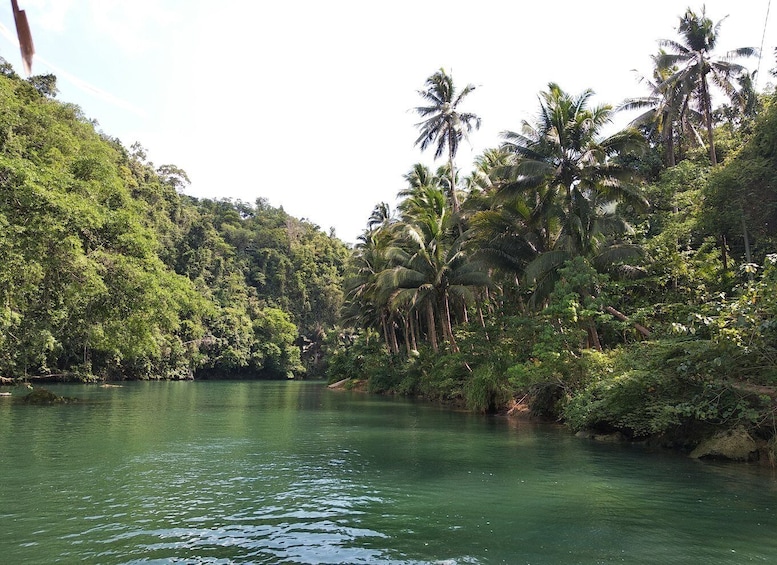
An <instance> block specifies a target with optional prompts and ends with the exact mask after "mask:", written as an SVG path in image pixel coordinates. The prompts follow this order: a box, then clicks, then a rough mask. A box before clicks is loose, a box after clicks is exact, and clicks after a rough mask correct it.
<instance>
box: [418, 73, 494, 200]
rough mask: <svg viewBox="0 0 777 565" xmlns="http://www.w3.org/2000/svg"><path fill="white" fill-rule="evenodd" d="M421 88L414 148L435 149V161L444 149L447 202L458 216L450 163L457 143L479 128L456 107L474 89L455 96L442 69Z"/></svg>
mask: <svg viewBox="0 0 777 565" xmlns="http://www.w3.org/2000/svg"><path fill="white" fill-rule="evenodd" d="M425 86H426V88H425V89H424V90H419V91H418V94H419V95H420V96H421V98H423V99H424V101H425V102H426V103H427V105H425V106H418V107H416V108H415V111H416V112H417V113H418V115H419V116H421V118H422V120H423V121H421V122H419V123H417V124H416V126H417V127H418V128H419V130H420V135H419V136H418V139H416V141H415V145H419V144H420V146H421V150H422V151H425V150H426V148H427V147H429V146H430V145H436V147H435V151H434V158H435V159H437V158H439V157H441V156H442V154H443V153H444V152H445V150H446V149H447V150H448V167H449V175H450V187H449V190H450V198H451V202H452V204H453V214H454V215H458V213H459V199H458V196H457V194H456V167H455V166H454V159H455V158H456V153H457V152H458V150H459V143H460V142H461V140H462V139H467V137H468V135H469V133H470V132H472V130H473V129H479V128H480V118H479V117H478V116H477V115H475V114H472V113H469V112H461V111H460V110H459V106H460V104H461V102H462V101H463V100H464V98H466V97H467V95H469V94H470V93H471V92H472V91H473V90H475V86H474V85H473V84H468V85H467V86H465V87H464V89H463V90H461V92H458V93H457V92H456V87H455V86H454V84H453V78H452V77H451V76H450V75H449V74H448V73H446V72H445V70H444V69H440V70H439V71H437V72H436V73H434V74H433V75H432V76H430V77H429V78H428V79H426V83H425Z"/></svg>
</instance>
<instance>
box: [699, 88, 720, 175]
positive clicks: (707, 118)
mask: <svg viewBox="0 0 777 565" xmlns="http://www.w3.org/2000/svg"><path fill="white" fill-rule="evenodd" d="M701 99H702V104H703V105H704V122H705V125H706V126H707V139H708V140H709V144H710V162H711V163H712V166H713V167H714V166H715V165H717V164H718V158H717V156H716V155H715V141H714V140H713V139H712V101H711V100H710V91H709V86H707V77H706V75H705V76H703V77H702V79H701Z"/></svg>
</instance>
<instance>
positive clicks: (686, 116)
mask: <svg viewBox="0 0 777 565" xmlns="http://www.w3.org/2000/svg"><path fill="white" fill-rule="evenodd" d="M664 55H666V52H664V51H660V52H659V53H658V54H657V55H652V56H651V59H652V60H653V64H654V68H653V78H652V79H649V78H647V77H643V76H641V77H639V79H638V80H639V82H640V83H643V84H646V85H647V87H648V89H649V90H650V93H649V94H648V95H647V96H641V97H637V98H629V99H627V100H625V101H624V102H623V103H622V104H621V105H620V106H619V107H618V110H644V112H643V113H642V114H640V115H639V116H637V117H636V118H634V119H633V120H632V121H631V123H630V124H629V125H630V126H631V127H635V128H638V129H640V130H642V131H645V132H646V135H647V136H648V138H655V136H658V138H659V139H660V143H661V144H662V145H663V146H664V160H665V163H666V166H667V167H674V166H675V164H677V159H676V154H677V150H676V145H675V134H676V133H678V132H679V133H680V134H681V138H682V134H684V133H687V132H692V133H693V134H694V136H695V137H696V138H697V139H700V136H699V134H698V133H697V131H696V128H695V127H694V125H693V120H692V119H691V118H697V117H698V116H699V115H698V112H694V111H693V110H692V109H691V108H689V107H688V98H687V97H686V96H683V94H684V93H683V90H682V88H681V86H682V85H681V84H678V83H671V82H667V79H668V78H669V77H670V76H672V74H674V72H676V71H677V68H676V67H675V68H665V67H661V66H660V62H661V58H662V57H663V56H664Z"/></svg>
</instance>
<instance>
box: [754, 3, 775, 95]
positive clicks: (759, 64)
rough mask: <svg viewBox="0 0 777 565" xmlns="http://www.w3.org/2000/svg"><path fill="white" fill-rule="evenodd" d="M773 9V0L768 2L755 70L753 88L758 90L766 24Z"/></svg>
mask: <svg viewBox="0 0 777 565" xmlns="http://www.w3.org/2000/svg"><path fill="white" fill-rule="evenodd" d="M771 9H772V0H769V2H768V3H767V4H766V17H765V18H764V32H763V34H762V35H761V48H760V49H758V68H757V69H756V71H755V81H754V84H753V90H758V77H760V76H761V58H762V57H763V55H764V41H765V40H766V24H767V23H768V22H769V11H770V10H771Z"/></svg>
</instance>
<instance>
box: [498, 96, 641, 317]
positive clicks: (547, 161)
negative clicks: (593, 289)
mask: <svg viewBox="0 0 777 565" xmlns="http://www.w3.org/2000/svg"><path fill="white" fill-rule="evenodd" d="M592 96H593V92H592V91H591V90H586V91H584V92H583V93H582V94H581V95H579V96H571V95H569V94H567V93H565V92H564V91H563V90H562V89H561V88H560V87H559V86H558V85H557V84H554V83H551V84H550V85H549V88H548V91H547V92H543V93H541V95H540V112H539V118H538V121H537V123H536V124H534V125H532V124H530V123H528V122H525V121H524V123H523V129H522V133H516V132H509V131H508V132H505V133H503V134H502V135H503V138H504V140H505V142H504V145H503V147H504V148H505V149H506V150H508V151H510V152H511V153H512V154H513V161H512V163H511V165H510V166H508V167H506V168H505V174H506V176H507V178H508V179H509V181H508V182H507V183H505V184H503V185H502V186H501V188H500V190H499V194H500V195H501V196H502V198H504V199H506V200H507V201H508V202H512V203H513V204H512V205H513V207H514V208H515V211H514V213H515V214H516V215H518V216H520V217H521V218H522V222H523V224H524V228H523V238H524V242H525V245H523V249H524V250H525V251H524V253H523V257H524V258H527V257H528V256H530V254H529V255H528V256H527V254H526V251H528V252H530V253H531V252H534V253H536V256H535V258H534V259H533V260H531V262H529V263H528V265H526V267H525V278H526V279H527V282H528V283H530V284H532V285H533V286H534V295H533V297H532V303H533V304H534V305H535V306H539V305H540V304H542V303H543V302H544V300H545V298H546V297H547V296H548V295H549V294H550V291H551V290H552V289H553V287H554V285H555V281H556V277H557V273H558V270H559V269H560V268H561V267H562V266H563V265H564V264H565V263H566V262H568V261H569V260H570V259H572V258H574V257H580V256H582V257H585V258H587V259H588V260H589V261H591V262H592V263H593V264H594V265H597V266H599V268H603V267H604V266H606V265H613V264H617V263H619V262H623V261H625V260H626V259H627V258H630V257H633V256H634V255H635V254H636V253H637V252H638V249H637V248H636V247H635V246H633V245H629V244H627V243H624V242H622V241H620V240H619V239H617V237H618V235H619V234H623V233H624V232H627V231H628V229H629V227H628V224H626V223H625V222H624V221H623V220H622V219H621V218H620V217H619V216H618V214H617V208H616V205H617V202H619V201H626V202H629V203H631V204H632V205H635V206H640V205H645V204H646V201H645V199H644V198H643V197H642V195H641V194H640V192H639V191H638V189H637V187H636V186H635V185H634V182H633V181H634V180H635V179H634V175H633V173H632V172H631V171H630V170H628V169H626V168H624V167H622V166H620V165H618V164H617V160H616V159H615V157H617V156H618V155H620V154H623V153H624V152H627V151H634V150H640V149H641V148H643V147H644V138H643V137H642V136H641V135H640V134H639V132H637V131H636V130H634V129H633V128H627V129H626V130H623V131H621V132H618V133H616V134H614V135H612V136H610V137H607V138H600V135H599V134H600V132H601V130H602V128H603V127H604V126H605V125H606V124H608V123H609V122H610V121H611V117H612V113H613V111H612V108H611V107H610V106H608V105H602V106H596V107H593V108H589V102H590V99H591V97H592ZM529 245H530V247H529Z"/></svg>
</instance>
